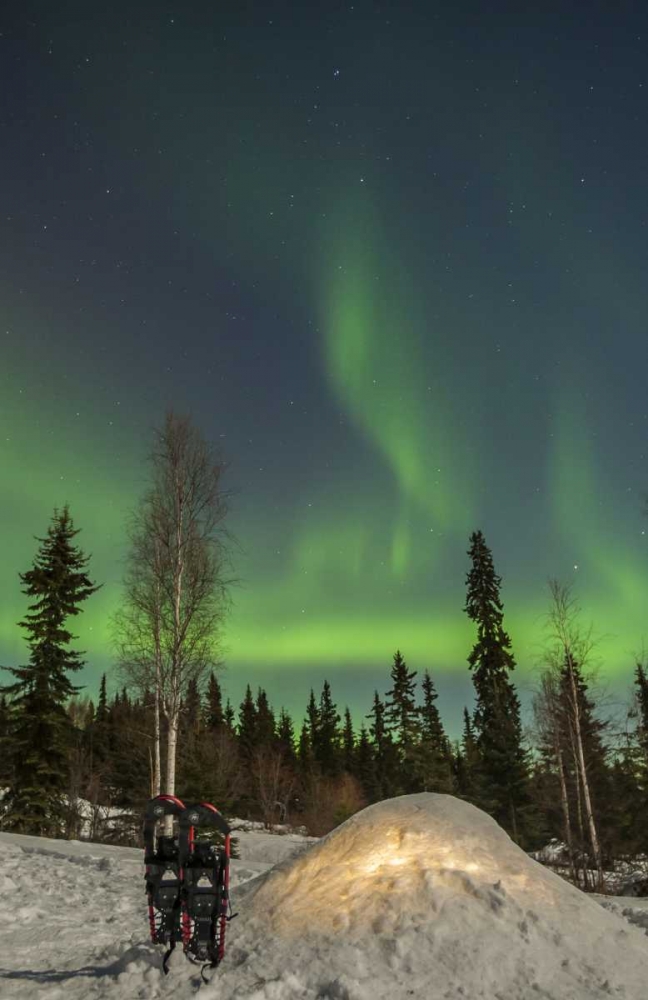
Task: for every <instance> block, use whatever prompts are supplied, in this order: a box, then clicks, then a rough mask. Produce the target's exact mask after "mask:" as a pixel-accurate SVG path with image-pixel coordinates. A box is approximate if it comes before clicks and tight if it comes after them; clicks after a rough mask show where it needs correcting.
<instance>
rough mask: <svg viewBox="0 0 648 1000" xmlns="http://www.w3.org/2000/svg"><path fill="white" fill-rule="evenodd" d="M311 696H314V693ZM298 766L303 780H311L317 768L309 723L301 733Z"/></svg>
mask: <svg viewBox="0 0 648 1000" xmlns="http://www.w3.org/2000/svg"><path fill="white" fill-rule="evenodd" d="M311 695H313V692H312V691H311ZM313 699H314V695H313ZM297 764H298V767H299V772H300V774H301V776H302V778H303V779H304V780H306V779H308V778H310V777H311V775H312V774H313V771H314V768H315V758H314V756H313V744H312V742H311V730H310V727H309V725H308V723H307V722H304V723H303V725H302V727H301V731H300V733H299V746H298V748H297Z"/></svg>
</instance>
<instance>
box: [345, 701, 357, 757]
mask: <svg viewBox="0 0 648 1000" xmlns="http://www.w3.org/2000/svg"><path fill="white" fill-rule="evenodd" d="M355 750H356V746H355V734H354V732H353V720H352V718H351V712H350V711H349V707H348V705H347V707H346V708H345V709H344V726H343V727H342V764H343V767H344V770H345V771H346V772H347V774H353V773H354V769H355Z"/></svg>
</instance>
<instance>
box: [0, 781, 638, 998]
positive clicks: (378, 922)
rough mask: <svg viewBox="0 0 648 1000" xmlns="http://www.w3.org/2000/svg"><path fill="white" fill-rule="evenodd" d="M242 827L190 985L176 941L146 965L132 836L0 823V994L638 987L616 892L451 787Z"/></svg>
mask: <svg viewBox="0 0 648 1000" xmlns="http://www.w3.org/2000/svg"><path fill="white" fill-rule="evenodd" d="M239 836H240V853H241V860H240V861H237V862H234V863H233V876H234V877H233V896H234V906H235V909H236V910H238V912H239V916H238V917H237V918H236V920H235V921H234V922H233V923H231V924H230V926H229V938H228V940H229V947H228V952H227V955H226V958H225V962H224V963H223V965H222V966H221V967H220V968H219V969H218V970H216V971H215V972H214V973H213V974H212V981H211V983H209V984H208V985H202V984H201V981H200V977H199V975H198V972H197V970H196V969H195V967H192V966H191V965H190V964H189V963H188V962H186V960H185V959H184V958H183V956H182V954H181V953H177V954H175V955H174V957H173V960H172V963H171V973H170V975H169V976H168V977H166V978H165V977H163V976H162V975H161V973H160V970H159V962H160V951H161V950H160V949H156V948H154V947H153V946H152V945H151V944H150V943H149V942H148V941H147V921H146V908H145V905H144V894H143V879H142V855H141V852H139V851H134V850H127V849H119V848H109V847H103V846H101V845H95V844H69V843H65V842H62V841H45V840H39V839H38V838H27V837H15V836H14V837H12V836H8V835H5V834H0V920H1V921H2V927H3V933H2V936H1V937H0V998H2V1000H13V998H16V1000H23V998H27V997H30V998H31V997H33V998H34V1000H45V998H46V1000H58V998H61V1000H62V998H66V1000H76V998H79V1000H80V998H82V997H83V998H88V1000H93V998H100V997H113V998H115V1000H126V998H136V997H137V998H156V997H166V996H168V997H174V998H185V997H189V996H192V995H193V994H195V993H196V991H198V992H199V993H200V996H201V998H202V1000H234V998H236V1000H316V998H320V1000H325V998H330V1000H387V998H389V1000H405V998H408V997H417V998H421V1000H437V998H438V1000H441V998H452V1000H460V998H461V1000H479V998H484V1000H486V998H488V1000H531V998H533V1000H538V998H542V1000H599V998H601V1000H602V998H604V997H605V998H606V1000H609V998H610V997H616V998H619V1000H621V998H624V1000H644V998H645V997H646V996H648V988H647V987H646V982H647V980H648V937H646V935H645V934H644V931H643V929H642V928H641V927H638V926H633V924H632V923H630V922H629V921H628V919H627V918H628V917H630V918H631V919H632V913H633V911H632V910H631V909H629V906H630V905H631V901H629V900H622V901H621V900H620V901H618V902H617V903H616V904H615V906H614V908H613V909H612V910H610V909H607V908H604V907H603V906H601V905H600V903H599V902H597V901H596V900H595V899H593V898H591V897H587V896H585V895H583V894H582V893H580V892H579V891H578V890H577V889H574V888H573V887H571V886H569V885H568V884H567V883H566V882H564V881H562V880H561V879H560V878H559V877H558V876H555V875H553V874H552V873H551V872H549V871H547V870H546V869H544V868H542V866H541V865H539V864H538V863H537V862H535V861H532V860H531V859H530V858H528V857H527V855H525V854H524V852H523V851H521V850H520V849H519V848H518V847H516V846H515V845H514V844H513V843H512V841H511V840H510V839H509V837H508V836H507V835H506V834H505V833H504V832H503V831H502V830H501V829H500V828H499V827H498V826H497V824H496V823H495V822H494V821H493V820H491V819H490V818H489V817H488V816H486V815H485V814H484V813H482V812H480V811H479V810H478V809H475V808H474V807H473V806H470V805H468V804H467V803H464V802H461V801H459V800H457V799H454V798H452V797H451V796H445V795H432V794H422V795H412V796H403V797H401V798H398V799H391V800H389V801H387V802H381V803H378V804H377V805H374V806H371V807H369V808H368V809H365V810H364V811H363V812H361V813H358V814H357V815H356V816H354V817H352V818H351V819H350V820H349V821H348V822H347V823H345V824H344V825H343V826H341V827H339V828H338V829H337V830H335V831H333V833H331V834H329V836H328V837H326V838H324V839H323V840H321V841H318V842H317V843H315V844H313V845H311V846H308V844H307V842H306V841H305V840H304V839H303V838H299V837H292V838H288V837H276V836H274V837H273V836H270V835H268V834H264V833H261V832H259V831H256V832H255V831H250V832H246V833H241V834H240V835H239ZM246 838H248V840H249V847H250V857H249V858H246ZM264 841H265V842H266V845H267V849H266V848H264ZM282 842H283V846H280V845H281V844H282ZM295 850H297V851H298V852H299V853H297V854H294V852H295ZM280 856H283V858H284V860H280ZM277 860H279V863H278V864H277V865H276V866H275V867H274V868H272V869H271V870H270V871H269V872H267V873H266V874H261V875H259V874H258V873H259V872H260V871H261V870H262V869H263V868H264V867H265V868H267V867H268V865H267V862H268V861H269V862H275V861H277ZM255 875H256V876H257V877H254V876H255ZM244 882H246V884H243V883H244ZM642 917H643V913H642ZM640 922H643V921H637V923H640Z"/></svg>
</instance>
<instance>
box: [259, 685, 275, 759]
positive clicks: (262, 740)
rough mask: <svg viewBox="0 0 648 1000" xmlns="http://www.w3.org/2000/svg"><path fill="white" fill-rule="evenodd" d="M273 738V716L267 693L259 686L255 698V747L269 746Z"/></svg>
mask: <svg viewBox="0 0 648 1000" xmlns="http://www.w3.org/2000/svg"><path fill="white" fill-rule="evenodd" d="M274 739H275V717H274V712H273V711H272V708H271V707H270V703H269V701H268V695H267V694H266V692H265V691H264V689H263V688H261V687H260V688H259V690H258V692H257V698H256V745H257V747H269V746H271V745H272V744H273V743H274Z"/></svg>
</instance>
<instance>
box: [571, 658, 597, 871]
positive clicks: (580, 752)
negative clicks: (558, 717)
mask: <svg viewBox="0 0 648 1000" xmlns="http://www.w3.org/2000/svg"><path fill="white" fill-rule="evenodd" d="M569 683H570V687H571V695H572V704H573V710H574V711H573V714H574V735H575V737H576V756H577V760H578V767H579V770H580V778H581V785H582V789H583V800H584V803H585V817H586V819H587V826H588V830H589V837H590V842H591V844H592V854H593V855H594V863H595V865H596V872H597V875H598V880H599V885H600V883H601V882H602V881H603V868H602V865H601V848H600V844H599V839H598V831H597V829H596V821H595V819H594V810H593V808H592V798H591V795H590V788H589V781H588V780H587V767H586V765H585V751H584V749H583V739H582V734H581V726H580V710H579V707H578V691H577V689H576V678H575V677H574V671H573V669H572V662H571V657H570V658H569Z"/></svg>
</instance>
